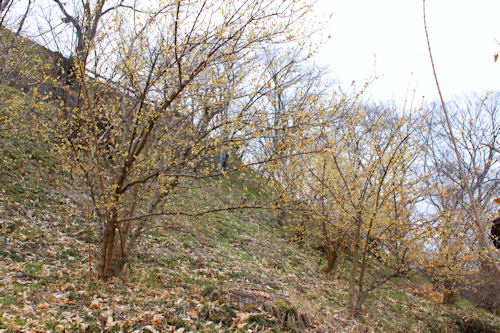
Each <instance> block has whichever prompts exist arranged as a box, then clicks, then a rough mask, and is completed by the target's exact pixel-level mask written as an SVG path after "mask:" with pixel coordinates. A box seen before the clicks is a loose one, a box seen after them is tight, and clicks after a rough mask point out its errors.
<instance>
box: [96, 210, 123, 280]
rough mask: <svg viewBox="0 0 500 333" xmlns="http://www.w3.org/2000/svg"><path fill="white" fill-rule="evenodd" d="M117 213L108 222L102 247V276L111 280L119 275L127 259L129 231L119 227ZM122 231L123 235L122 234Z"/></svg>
mask: <svg viewBox="0 0 500 333" xmlns="http://www.w3.org/2000/svg"><path fill="white" fill-rule="evenodd" d="M116 221H117V214H116V213H113V214H112V217H111V218H110V219H108V221H107V223H106V230H105V232H104V239H103V242H102V247H101V262H100V263H101V265H100V266H101V267H100V274H99V275H100V278H101V279H103V280H105V281H106V280H109V279H110V278H112V277H114V276H118V275H119V274H120V273H121V272H122V270H123V267H124V266H125V263H126V260H127V242H126V239H127V233H128V230H127V233H125V232H124V230H122V231H120V230H119V228H118V224H117V223H116ZM120 232H121V235H120Z"/></svg>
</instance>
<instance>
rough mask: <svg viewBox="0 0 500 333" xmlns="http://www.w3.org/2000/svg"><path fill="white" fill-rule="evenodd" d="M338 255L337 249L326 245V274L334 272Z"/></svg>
mask: <svg viewBox="0 0 500 333" xmlns="http://www.w3.org/2000/svg"><path fill="white" fill-rule="evenodd" d="M337 258H338V253H337V249H335V247H334V246H332V245H330V244H327V245H326V262H327V264H328V267H327V268H326V272H327V273H329V272H332V271H334V270H335V267H336V264H337Z"/></svg>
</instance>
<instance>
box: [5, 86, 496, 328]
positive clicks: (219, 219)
mask: <svg viewBox="0 0 500 333" xmlns="http://www.w3.org/2000/svg"><path fill="white" fill-rule="evenodd" d="M0 95H1V96H3V98H11V94H0ZM57 170H58V168H57V161H56V160H55V159H54V158H53V157H52V156H51V155H50V153H48V149H47V147H46V146H45V145H43V144H39V143H36V142H33V141H32V140H30V139H29V138H22V137H15V136H12V135H10V134H9V133H8V132H6V131H3V132H0V330H2V329H4V328H6V329H8V330H28V329H38V330H42V331H50V330H53V329H55V330H59V331H62V330H63V329H66V330H70V331H74V330H85V329H87V330H90V331H100V330H102V329H104V328H106V329H107V330H108V331H113V330H115V331H121V330H125V329H129V330H134V329H138V330H144V331H147V330H149V331H154V330H155V329H156V330H160V331H169V330H172V331H173V330H178V331H182V328H185V329H186V331H189V330H192V331H208V332H210V331H214V332H218V331H222V330H227V331H239V330H240V331H242V332H243V331H245V332H246V331H247V329H248V328H253V329H254V331H265V330H271V331H272V330H275V331H284V330H292V329H296V330H297V331H304V330H306V329H308V330H311V331H312V330H316V331H321V330H324V331H340V330H346V331H372V330H373V331H385V332H395V331H400V332H407V331H422V332H427V331H435V332H441V331H442V332H445V331H448V332H449V331H464V330H465V326H464V325H466V324H475V325H476V327H482V328H483V329H487V328H489V329H490V330H491V331H494V330H495V327H496V329H497V330H498V329H500V320H499V318H498V317H495V316H493V315H491V314H488V313H486V312H484V311H482V310H479V309H476V308H474V307H473V306H472V305H470V304H468V303H467V302H465V301H464V300H460V302H459V303H458V305H457V306H455V307H446V306H441V305H437V304H435V303H433V302H432V301H428V300H426V299H424V298H422V297H420V296H418V295H414V294H412V293H408V292H406V291H405V290H406V288H408V287H416V286H418V285H419V284H421V283H422V282H419V281H417V280H415V279H414V280H409V279H398V280H395V281H393V282H391V283H389V284H388V285H386V287H385V288H384V289H380V290H378V291H375V292H374V293H373V294H372V295H371V296H370V298H369V300H368V301H367V304H366V307H367V311H366V315H365V316H364V317H363V318H362V320H361V321H359V322H358V321H354V320H351V319H349V317H348V316H347V314H346V313H345V308H344V305H345V301H346V298H347V288H346V286H347V280H346V276H345V274H342V273H340V274H337V276H334V275H327V274H325V273H323V271H322V269H323V264H322V263H323V261H322V259H321V256H320V254H318V253H316V252H314V251H311V250H308V249H305V248H300V247H299V246H297V245H296V244H294V243H292V242H291V241H289V239H288V233H287V232H286V230H285V229H283V228H282V227H280V226H278V225H277V224H276V222H275V216H274V215H273V214H272V212H266V211H256V210H253V211H231V212H222V213H219V214H214V215H211V216H203V217H200V218H199V219H187V218H177V217H176V218H171V219H168V220H165V221H161V223H160V224H159V225H158V227H157V228H155V229H154V230H152V231H150V232H149V233H148V234H147V235H145V237H143V239H142V243H141V245H140V246H139V251H138V255H137V256H136V257H135V258H134V259H133V260H131V262H130V263H129V265H128V268H127V270H128V274H127V280H126V281H124V280H115V281H112V282H110V283H102V282H100V281H99V280H96V279H91V280H89V274H88V272H89V259H88V258H89V253H91V254H92V257H93V258H94V259H93V260H94V261H93V262H92V265H93V271H94V272H95V258H96V254H97V252H98V247H97V242H96V237H95V234H93V233H91V232H89V228H88V225H87V222H86V220H85V218H84V217H83V216H82V215H81V213H79V209H78V206H77V204H78V201H79V200H78V197H79V195H80V194H79V192H80V191H79V190H78V187H77V186H75V185H71V181H69V179H68V177H67V176H66V175H64V174H61V173H59V172H58V171H57ZM227 182H232V183H233V185H237V186H235V188H236V189H235V190H232V191H231V192H230V193H229V192H228V191H227V190H224V188H229V184H227V183H218V184H216V183H214V182H198V183H189V184H185V186H184V194H183V198H184V205H187V206H188V207H196V206H199V205H204V203H206V202H208V201H210V202H211V203H220V204H224V202H225V201H226V200H227V197H228V196H231V197H232V198H233V199H234V198H235V197H241V198H247V199H248V198H251V197H255V196H258V195H259V194H258V191H257V190H256V189H257V188H258V187H261V186H262V184H259V183H258V181H257V179H256V178H255V177H252V176H247V177H246V178H245V179H244V180H243V181H241V180H238V181H237V180H231V181H227ZM224 185H227V186H224ZM88 240H90V245H89V242H88Z"/></svg>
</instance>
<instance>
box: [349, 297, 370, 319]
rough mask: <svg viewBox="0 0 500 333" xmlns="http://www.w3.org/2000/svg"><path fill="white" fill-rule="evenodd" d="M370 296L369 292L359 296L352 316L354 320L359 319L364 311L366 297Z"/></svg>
mask: <svg viewBox="0 0 500 333" xmlns="http://www.w3.org/2000/svg"><path fill="white" fill-rule="evenodd" d="M367 296H368V292H367V291H363V292H361V293H360V294H359V295H358V299H357V300H356V306H355V307H354V311H353V312H352V315H353V317H354V318H359V316H360V315H361V313H362V311H363V304H364V303H365V300H366V297H367Z"/></svg>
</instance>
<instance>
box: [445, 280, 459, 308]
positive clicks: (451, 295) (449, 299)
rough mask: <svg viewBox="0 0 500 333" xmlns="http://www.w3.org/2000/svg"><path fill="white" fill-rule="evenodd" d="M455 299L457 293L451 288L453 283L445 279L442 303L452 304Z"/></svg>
mask: <svg viewBox="0 0 500 333" xmlns="http://www.w3.org/2000/svg"><path fill="white" fill-rule="evenodd" d="M456 300H457V293H456V292H455V291H454V290H453V283H451V282H449V281H445V282H444V283H443V304H454V303H455V301H456Z"/></svg>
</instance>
